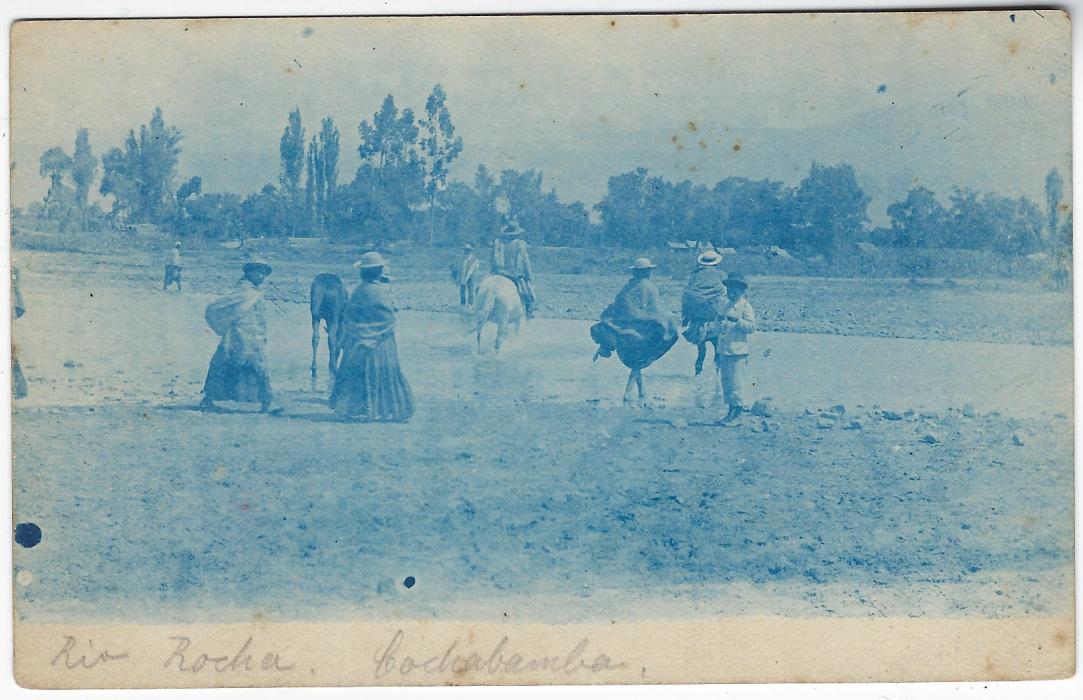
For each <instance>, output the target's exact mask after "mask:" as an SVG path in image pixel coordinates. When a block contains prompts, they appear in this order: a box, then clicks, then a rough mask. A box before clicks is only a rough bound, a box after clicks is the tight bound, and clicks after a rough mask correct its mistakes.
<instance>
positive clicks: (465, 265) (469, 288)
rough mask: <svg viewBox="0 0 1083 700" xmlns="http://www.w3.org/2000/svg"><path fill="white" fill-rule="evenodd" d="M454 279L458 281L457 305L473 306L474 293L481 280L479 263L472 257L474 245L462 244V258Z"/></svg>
mask: <svg viewBox="0 0 1083 700" xmlns="http://www.w3.org/2000/svg"><path fill="white" fill-rule="evenodd" d="M455 279H456V281H457V282H458V283H459V305H460V306H473V305H474V294H475V293H476V292H477V289H478V282H479V281H480V280H481V263H480V262H479V261H478V259H477V258H476V257H474V246H472V245H470V244H469V243H467V244H466V245H464V246H463V260H462V262H461V263H460V264H459V270H458V274H457V275H456V276H455Z"/></svg>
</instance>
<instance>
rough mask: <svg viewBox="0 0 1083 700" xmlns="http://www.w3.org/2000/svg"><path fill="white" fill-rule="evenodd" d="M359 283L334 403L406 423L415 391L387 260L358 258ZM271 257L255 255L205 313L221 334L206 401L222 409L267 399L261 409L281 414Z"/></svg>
mask: <svg viewBox="0 0 1083 700" xmlns="http://www.w3.org/2000/svg"><path fill="white" fill-rule="evenodd" d="M354 267H356V268H357V269H358V270H359V272H360V277H361V281H360V284H358V285H357V287H356V288H355V289H354V291H353V293H352V294H351V295H350V296H349V299H348V300H347V302H346V305H345V307H344V308H343V310H342V313H341V318H340V319H339V323H338V328H337V345H338V347H340V348H342V359H341V360H340V361H339V363H338V366H337V371H336V373H335V375H334V386H333V389H332V391H331V406H332V408H333V409H334V411H335V414H336V415H337V416H338V417H339V419H340V420H365V421H389V422H401V421H406V420H409V419H410V417H411V416H413V414H414V396H413V392H412V391H411V389H410V384H409V382H407V381H406V377H405V375H404V374H403V372H402V368H401V367H400V366H399V359H398V346H397V345H396V342H395V310H394V308H393V307H392V305H391V302H390V300H389V299H388V296H387V291H386V287H387V284H388V283H389V282H390V277H389V275H388V271H389V266H388V263H387V260H386V259H384V257H383V256H382V255H381V254H380V253H378V252H369V253H365V254H364V255H362V256H361V259H360V260H358V261H357V263H355V265H354ZM272 271H273V270H272V267H271V265H270V263H268V262H267V261H266V260H263V259H259V258H254V259H251V260H249V261H247V262H245V263H244V265H243V266H242V273H243V276H242V278H241V279H240V281H238V283H237V285H236V286H235V287H234V289H233V291H232V292H230V293H229V294H227V295H225V296H222V297H219V298H218V299H215V300H214V301H212V302H211V303H210V304H208V305H207V308H206V311H205V312H204V318H205V319H206V321H207V324H208V325H209V326H210V327H211V329H212V330H214V332H215V333H216V334H217V335H218V336H220V338H221V340H220V341H219V343H218V348H217V349H216V350H215V353H214V356H213V357H212V358H211V363H210V366H209V367H208V369H207V379H206V381H205V382H204V385H203V400H202V402H201V403H200V408H201V409H202V410H205V411H216V410H218V406H217V404H216V403H215V402H216V401H239V402H246V403H256V402H258V403H259V404H260V412H261V413H278V412H280V411H281V408H278V407H275V406H274V404H273V394H272V391H271V382H270V375H269V373H268V367H267V351H266V346H267V311H266V301H265V299H264V298H263V294H262V292H261V291H260V287H261V285H262V284H263V283H264V281H265V280H266V279H267V277H268V276H269V275H270V274H271V272H272Z"/></svg>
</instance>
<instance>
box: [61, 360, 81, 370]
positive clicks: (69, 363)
mask: <svg viewBox="0 0 1083 700" xmlns="http://www.w3.org/2000/svg"><path fill="white" fill-rule="evenodd" d="M64 366H65V367H67V368H68V369H75V368H76V367H82V365H81V364H79V363H78V362H76V361H75V360H68V361H66V362H65V363H64Z"/></svg>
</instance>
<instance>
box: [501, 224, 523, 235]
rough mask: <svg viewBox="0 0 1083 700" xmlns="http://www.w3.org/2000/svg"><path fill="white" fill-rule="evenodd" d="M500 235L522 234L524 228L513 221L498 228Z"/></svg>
mask: <svg viewBox="0 0 1083 700" xmlns="http://www.w3.org/2000/svg"><path fill="white" fill-rule="evenodd" d="M500 235H501V236H524V235H526V230H525V229H523V227H522V226H520V225H519V224H517V223H515V222H511V223H508V224H504V227H503V228H502V229H500Z"/></svg>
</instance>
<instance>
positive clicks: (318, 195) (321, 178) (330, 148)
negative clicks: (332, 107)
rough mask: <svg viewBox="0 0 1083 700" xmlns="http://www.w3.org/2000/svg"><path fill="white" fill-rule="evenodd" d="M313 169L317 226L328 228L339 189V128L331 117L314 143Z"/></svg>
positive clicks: (325, 122)
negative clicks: (336, 192) (334, 199)
mask: <svg viewBox="0 0 1083 700" xmlns="http://www.w3.org/2000/svg"><path fill="white" fill-rule="evenodd" d="M314 145H315V150H314V151H313V152H312V169H313V175H314V176H315V185H314V187H313V210H314V216H315V219H316V224H317V226H319V227H320V228H326V227H327V226H328V223H329V221H330V218H331V211H332V209H333V208H334V202H333V198H334V194H335V190H336V188H337V187H338V152H339V151H338V127H336V126H335V122H334V121H333V120H332V119H331V117H327V118H325V119H324V120H323V122H322V123H321V124H320V133H319V136H318V140H317V141H315V142H314Z"/></svg>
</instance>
